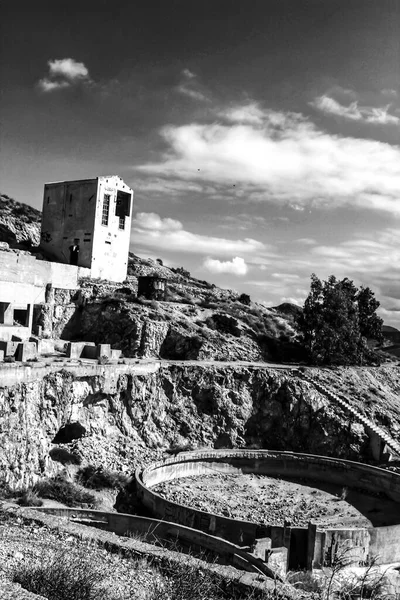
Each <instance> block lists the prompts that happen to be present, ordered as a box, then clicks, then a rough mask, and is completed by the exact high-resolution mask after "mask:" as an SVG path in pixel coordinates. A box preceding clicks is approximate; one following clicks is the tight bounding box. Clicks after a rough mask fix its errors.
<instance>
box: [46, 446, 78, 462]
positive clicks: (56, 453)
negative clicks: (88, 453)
mask: <svg viewBox="0 0 400 600" xmlns="http://www.w3.org/2000/svg"><path fill="white" fill-rule="evenodd" d="M49 454H50V458H52V460H54V461H56V462H59V463H61V464H62V465H80V464H81V462H82V458H81V457H80V456H79V455H78V454H75V453H74V452H70V451H69V450H67V449H66V448H52V449H51V450H50V452H49Z"/></svg>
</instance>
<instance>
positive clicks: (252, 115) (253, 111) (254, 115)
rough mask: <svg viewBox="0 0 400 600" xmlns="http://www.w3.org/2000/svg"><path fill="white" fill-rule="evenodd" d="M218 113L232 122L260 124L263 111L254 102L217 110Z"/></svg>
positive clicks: (262, 119) (262, 118)
mask: <svg viewBox="0 0 400 600" xmlns="http://www.w3.org/2000/svg"><path fill="white" fill-rule="evenodd" d="M218 115H219V116H220V117H223V118H224V119H227V120H228V121H231V122H232V123H250V124H254V125H261V124H262V123H263V121H264V113H263V111H262V110H261V108H260V107H259V105H258V104H257V103H255V102H253V103H251V104H246V105H244V106H236V107H233V108H229V109H227V110H225V111H219V112H218Z"/></svg>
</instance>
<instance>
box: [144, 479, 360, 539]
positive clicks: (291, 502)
mask: <svg viewBox="0 0 400 600" xmlns="http://www.w3.org/2000/svg"><path fill="white" fill-rule="evenodd" d="M154 491H155V492H156V493H159V494H160V495H162V496H164V497H165V498H167V499H169V500H171V501H173V502H178V503H180V504H185V505H188V506H190V507H192V508H196V509H199V510H205V511H207V512H213V513H216V514H220V515H223V516H225V517H232V518H237V519H242V520H246V521H253V522H256V523H268V524H270V525H282V524H283V522H284V520H287V521H290V522H291V524H292V525H293V526H306V525H307V523H308V522H309V521H312V522H313V523H316V524H318V525H325V526H327V525H329V526H331V527H342V526H352V527H365V526H370V525H371V521H370V520H369V519H367V518H366V517H365V516H363V515H362V514H361V513H360V512H359V511H358V510H356V508H354V507H353V506H352V505H351V504H349V503H348V502H346V501H345V499H344V498H345V497H346V496H347V490H346V489H343V490H338V491H337V493H336V494H332V493H328V492H326V491H322V490H320V489H316V488H313V487H309V486H307V485H304V484H302V483H295V482H292V481H283V480H281V479H274V478H272V477H267V476H264V475H256V474H246V475H225V474H224V475H222V474H216V475H203V476H198V477H185V478H181V479H176V480H174V481H169V482H167V483H163V484H160V485H158V486H157V487H155V488H154Z"/></svg>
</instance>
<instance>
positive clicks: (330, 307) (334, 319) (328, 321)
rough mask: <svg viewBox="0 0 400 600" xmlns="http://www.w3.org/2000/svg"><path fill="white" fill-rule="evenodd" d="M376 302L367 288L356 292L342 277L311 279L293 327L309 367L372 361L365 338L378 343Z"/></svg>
mask: <svg viewBox="0 0 400 600" xmlns="http://www.w3.org/2000/svg"><path fill="white" fill-rule="evenodd" d="M378 307H379V302H378V301H377V300H376V299H375V297H374V294H373V292H372V291H371V290H370V288H368V287H367V288H364V287H361V288H360V289H358V288H357V287H356V286H355V285H354V283H353V282H352V281H351V280H350V279H348V278H347V277H345V278H344V279H342V280H337V279H336V277H334V275H331V276H330V277H329V278H328V280H327V281H324V282H321V280H320V279H318V277H317V276H316V275H314V274H312V275H311V289H310V293H309V294H308V296H307V298H306V301H305V303H304V308H303V312H302V314H301V315H299V317H298V319H297V327H298V330H299V333H300V335H301V338H302V342H303V344H304V347H305V348H306V350H307V353H308V358H309V360H310V362H311V363H313V364H337V365H338V364H345V365H346V364H363V363H364V364H365V363H366V362H367V363H368V362H371V361H372V360H374V358H375V357H374V355H373V353H372V352H371V350H370V349H369V348H368V344H367V338H374V339H376V340H377V341H381V340H382V331H381V328H382V323H383V321H382V319H381V318H380V317H378V316H377V315H376V310H377V308H378Z"/></svg>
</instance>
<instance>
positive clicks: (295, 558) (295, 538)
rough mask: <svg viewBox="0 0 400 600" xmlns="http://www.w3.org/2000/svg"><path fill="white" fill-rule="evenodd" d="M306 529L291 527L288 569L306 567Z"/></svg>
mask: <svg viewBox="0 0 400 600" xmlns="http://www.w3.org/2000/svg"><path fill="white" fill-rule="evenodd" d="M307 546H308V529H292V531H291V536H290V549H289V569H290V570H301V569H306V568H307Z"/></svg>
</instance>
